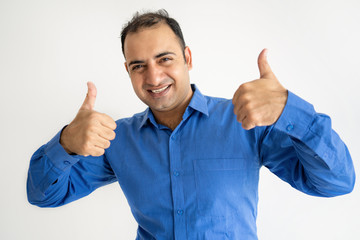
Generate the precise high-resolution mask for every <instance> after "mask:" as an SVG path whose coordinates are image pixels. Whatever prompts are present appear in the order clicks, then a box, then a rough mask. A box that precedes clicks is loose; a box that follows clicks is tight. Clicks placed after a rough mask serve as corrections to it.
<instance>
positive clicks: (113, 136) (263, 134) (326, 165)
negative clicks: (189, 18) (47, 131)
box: [28, 10, 355, 239]
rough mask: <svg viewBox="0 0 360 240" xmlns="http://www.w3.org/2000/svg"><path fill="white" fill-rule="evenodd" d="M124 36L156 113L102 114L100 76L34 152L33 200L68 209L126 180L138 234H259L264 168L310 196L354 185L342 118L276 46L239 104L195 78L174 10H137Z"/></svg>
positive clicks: (140, 89)
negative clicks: (289, 75) (278, 60)
mask: <svg viewBox="0 0 360 240" xmlns="http://www.w3.org/2000/svg"><path fill="white" fill-rule="evenodd" d="M121 40H122V49H123V53H124V56H125V59H126V62H125V68H126V70H127V72H128V73H129V76H130V79H131V81H132V85H133V88H134V90H135V93H136V94H137V96H138V97H139V98H140V99H141V100H142V101H143V102H144V103H145V104H147V105H148V106H149V108H148V109H147V110H146V111H144V112H142V113H139V114H135V115H134V116H133V117H132V118H127V119H120V120H118V121H116V122H114V121H113V120H112V119H111V118H110V117H109V116H107V115H105V114H102V113H98V112H96V111H94V104H95V100H96V88H95V85H94V84H93V83H88V94H87V96H86V98H85V101H84V103H83V105H82V107H81V108H80V110H79V112H78V114H77V116H76V117H75V119H74V120H73V121H72V122H71V123H70V124H69V125H68V126H66V127H65V128H63V129H62V131H60V132H59V133H58V134H57V135H56V136H55V137H54V138H53V139H52V140H51V141H50V142H49V143H47V144H45V145H44V146H42V147H41V148H40V149H39V150H38V151H36V152H35V154H34V155H33V157H32V159H31V163H30V168H29V175H28V198H29V201H30V203H32V204H35V205H38V206H41V207H56V206H60V205H63V204H66V203H69V202H71V201H74V200H76V199H79V198H81V197H83V196H86V195H88V194H89V193H91V192H92V191H93V190H95V189H96V188H98V187H100V186H103V185H105V184H109V183H112V182H114V181H118V182H119V184H120V186H121V188H122V190H123V192H124V194H125V196H126V198H127V200H128V202H129V205H130V207H131V210H132V213H133V215H134V217H135V219H136V221H137V222H138V224H139V227H138V232H137V239H257V235H256V215H257V202H258V181H259V170H260V167H261V166H262V165H264V166H266V167H267V168H269V169H270V170H271V171H272V172H273V173H275V174H276V175H277V176H279V177H280V178H281V179H283V180H284V181H286V182H288V183H289V184H290V185H291V186H293V187H294V188H296V189H298V190H300V191H302V192H304V193H307V194H310V195H314V196H324V197H331V196H337V195H342V194H346V193H349V192H351V191H352V189H353V186H354V182H355V173H354V168H353V164H352V160H351V157H350V155H349V152H348V150H347V148H346V146H345V144H344V143H343V142H342V141H341V139H340V138H339V136H338V135H337V134H336V133H335V132H334V131H333V130H332V129H331V122H330V118H329V117H328V116H326V115H323V114H317V113H316V112H315V111H314V109H313V107H312V105H310V104H309V103H307V102H305V101H304V100H302V99H301V98H299V97H297V96H296V95H294V94H293V93H291V92H290V91H288V90H286V89H285V88H284V87H283V86H282V85H281V84H280V83H279V81H278V80H277V79H276V77H275V75H274V73H273V72H272V71H271V68H270V66H269V64H268V62H267V59H266V53H267V50H263V51H262V52H261V53H260V55H259V58H258V65H259V72H260V79H257V80H255V81H252V82H248V83H245V84H242V85H241V86H240V87H239V88H238V89H237V90H236V92H235V94H234V97H233V99H232V101H231V100H226V99H220V98H213V97H208V96H204V95H202V94H201V93H200V91H199V89H197V88H196V86H195V85H191V84H190V77H189V70H191V68H192V56H191V51H190V48H189V47H187V46H186V45H185V42H184V39H183V36H182V33H181V30H180V27H179V25H178V23H177V22H176V21H175V20H174V19H172V18H169V17H168V15H167V13H166V12H165V11H163V10H162V11H158V12H156V13H147V14H142V15H139V14H137V15H135V16H134V18H133V19H132V20H131V21H130V22H129V23H128V24H127V26H126V27H125V28H124V29H123V31H122V36H121Z"/></svg>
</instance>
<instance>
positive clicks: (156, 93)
mask: <svg viewBox="0 0 360 240" xmlns="http://www.w3.org/2000/svg"><path fill="white" fill-rule="evenodd" d="M170 88H171V84H170V85H167V86H164V87H162V88H159V89H149V90H147V91H148V92H149V93H150V95H151V96H152V97H154V98H159V97H162V96H164V95H165V94H166V93H167V92H168V91H169V90H170Z"/></svg>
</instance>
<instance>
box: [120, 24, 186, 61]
mask: <svg viewBox="0 0 360 240" xmlns="http://www.w3.org/2000/svg"><path fill="white" fill-rule="evenodd" d="M165 51H173V52H175V51H181V47H180V43H179V40H178V38H177V36H176V35H175V33H174V32H173V31H172V29H171V28H170V27H169V26H168V25H167V24H157V25H155V26H153V27H150V28H143V29H140V30H138V31H137V32H134V33H129V34H128V35H127V36H126V38H125V42H124V53H125V57H126V59H129V58H144V57H145V56H148V55H154V54H155V55H156V54H158V53H161V52H165Z"/></svg>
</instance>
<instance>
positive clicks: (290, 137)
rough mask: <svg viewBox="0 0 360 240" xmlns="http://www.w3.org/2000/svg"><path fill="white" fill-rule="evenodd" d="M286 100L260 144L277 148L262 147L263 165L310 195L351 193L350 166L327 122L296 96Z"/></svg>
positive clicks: (327, 119) (347, 154) (351, 178)
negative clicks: (281, 111) (280, 114)
mask: <svg viewBox="0 0 360 240" xmlns="http://www.w3.org/2000/svg"><path fill="white" fill-rule="evenodd" d="M289 98H290V99H289V102H288V103H287V106H286V107H285V109H284V112H283V114H282V116H281V117H280V118H279V120H278V121H277V122H276V124H275V125H274V126H273V127H272V130H271V131H270V133H269V136H267V137H266V139H265V141H264V145H265V146H266V145H268V146H270V145H271V144H273V145H275V146H277V147H275V148H272V149H271V148H266V147H265V150H264V152H263V153H264V158H265V160H264V165H266V166H268V167H269V168H270V170H271V171H273V172H274V173H275V174H277V175H278V176H279V177H280V178H282V179H284V180H285V181H287V182H289V183H290V184H291V185H292V186H293V187H295V188H297V189H299V190H301V191H303V192H306V193H308V194H311V195H317V196H336V195H342V194H346V193H349V192H351V191H352V189H353V186H354V182H355V173H354V166H353V163H352V159H351V157H350V154H349V151H348V149H347V147H346V145H345V144H344V142H343V141H342V140H341V139H340V137H339V136H338V134H337V133H336V132H335V131H334V130H333V129H332V127H331V119H330V118H329V117H328V116H326V115H324V114H318V113H316V112H315V110H314V109H313V107H312V105H311V104H309V103H307V102H305V101H304V100H302V99H300V98H299V97H297V96H296V95H294V94H292V93H290V94H289ZM274 143H275V144H274ZM274 151H277V152H278V153H277V154H274ZM285 172H286V174H285Z"/></svg>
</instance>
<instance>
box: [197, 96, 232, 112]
mask: <svg viewBox="0 0 360 240" xmlns="http://www.w3.org/2000/svg"><path fill="white" fill-rule="evenodd" d="M204 97H205V99H206V101H207V105H208V111H209V114H211V113H215V112H223V113H225V112H227V113H232V112H233V104H232V100H231V99H226V98H221V97H212V96H204Z"/></svg>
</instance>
